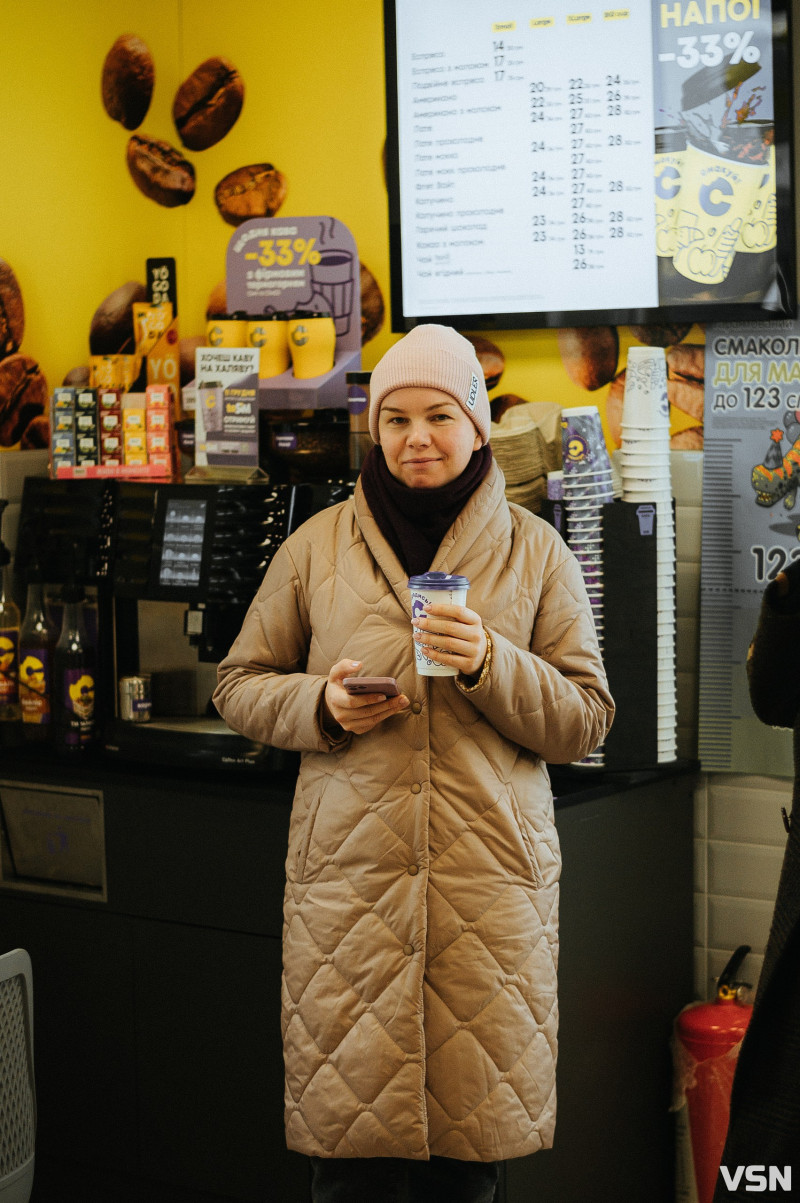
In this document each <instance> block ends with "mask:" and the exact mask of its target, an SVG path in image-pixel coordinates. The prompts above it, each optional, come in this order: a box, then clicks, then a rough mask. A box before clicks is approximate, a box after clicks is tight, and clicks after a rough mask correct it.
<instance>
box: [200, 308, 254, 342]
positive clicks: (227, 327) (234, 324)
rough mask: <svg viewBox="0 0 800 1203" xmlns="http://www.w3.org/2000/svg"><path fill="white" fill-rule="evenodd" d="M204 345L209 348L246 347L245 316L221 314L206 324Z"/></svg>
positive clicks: (241, 314) (238, 312)
mask: <svg viewBox="0 0 800 1203" xmlns="http://www.w3.org/2000/svg"><path fill="white" fill-rule="evenodd" d="M206 345H207V346H209V347H245V346H247V314H246V313H241V312H240V311H238V310H237V312H236V313H223V314H222V315H221V316H220V317H214V318H209V320H208V321H207V322H206Z"/></svg>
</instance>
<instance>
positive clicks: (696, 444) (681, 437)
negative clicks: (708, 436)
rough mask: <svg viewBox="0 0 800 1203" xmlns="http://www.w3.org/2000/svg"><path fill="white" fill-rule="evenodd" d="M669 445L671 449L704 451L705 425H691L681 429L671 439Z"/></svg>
mask: <svg viewBox="0 0 800 1203" xmlns="http://www.w3.org/2000/svg"><path fill="white" fill-rule="evenodd" d="M669 446H670V450H671V451H702V450H703V427H702V426H689V427H688V428H687V429H686V430H679V431H678V433H677V434H674V435H673V436H672V438H671V439H670V441H669Z"/></svg>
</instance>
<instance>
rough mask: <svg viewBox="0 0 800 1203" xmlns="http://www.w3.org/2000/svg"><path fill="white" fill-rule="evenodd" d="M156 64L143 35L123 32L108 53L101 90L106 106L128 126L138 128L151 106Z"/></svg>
mask: <svg viewBox="0 0 800 1203" xmlns="http://www.w3.org/2000/svg"><path fill="white" fill-rule="evenodd" d="M154 80H155V67H154V65H153V56H152V55H151V53H150V50H149V48H148V47H147V45H146V44H145V43H144V42H143V41H142V39H141V38H139V37H137V36H136V34H133V33H124V34H121V35H120V37H118V38H117V40H116V42H115V43H114V45H113V46H112V47H111V49H110V50H109V52H108V54H107V55H106V58H105V62H104V63H103V74H102V78H101V81H100V90H101V94H102V97H103V107H104V108H105V110H106V112H107V113H108V115H109V117H111V118H112V119H113V120H114V121H119V123H120V125H123V126H124V127H125V129H138V127H139V126H140V125H141V124H142V122H143V121H144V119H145V115H146V113H147V110H148V109H149V108H150V100H151V97H152V95H153V82H154Z"/></svg>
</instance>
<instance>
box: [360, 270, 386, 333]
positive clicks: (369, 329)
mask: <svg viewBox="0 0 800 1203" xmlns="http://www.w3.org/2000/svg"><path fill="white" fill-rule="evenodd" d="M385 314H386V308H385V306H384V303H383V293H382V292H381V288H380V285H379V283H378V281H377V280H376V279H375V277H374V276H373V274H372V272H371V271H370V270H369V268H368V267H367V266H366V264H364V263H362V264H361V345H362V346H363V345H364V343H368V342H369V340H370V339H371V338H374V337H375V335H376V334H377V333H378V331H379V330H380V329H381V328H382V326H383V319H384V317H385Z"/></svg>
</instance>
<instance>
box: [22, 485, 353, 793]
mask: <svg viewBox="0 0 800 1203" xmlns="http://www.w3.org/2000/svg"><path fill="white" fill-rule="evenodd" d="M352 489H353V482H352V481H348V480H344V479H343V480H333V481H331V480H328V481H319V482H314V483H304V482H299V483H294V484H288V483H275V484H273V483H271V482H265V483H248V484H238V483H227V482H208V483H203V484H160V483H149V482H145V481H125V480H44V479H38V478H29V479H28V480H26V482H25V488H24V491H23V499H22V508H21V515H20V530H19V538H18V546H17V559H16V570H17V577H18V582H19V584H18V587H19V589H20V591H21V592H22V593H23V595H24V586H25V583H26V577H27V574H28V573H29V571H30V569H31V567H32V565H33V563H34V561H38V563H39V564H40V565H42V566H43V567H44V568H45V576H46V578H47V580H48V582H49V583H50V588H49V589H48V593H49V594H50V595H51V596H52V597H53V598H54V599H55V600H57V595H58V586H59V585H60V584H62V583H63V582H64V581H66V580H68V579H69V578H70V575H75V576H77V578H78V579H79V580H80V581H81V583H82V584H84V585H85V586H87V587H88V588H89V590H90V592H91V594H92V598H93V606H94V607H95V608H94V609H93V610H92V612H91V617H92V621H91V623H90V625H91V626H92V627H93V628H94V630H93V633H94V635H95V638H96V643H97V649H98V656H97V659H98V680H97V696H96V712H97V714H98V716H99V723H98V728H99V733H100V743H101V745H102V747H103V748H104V749H105V751H106V753H107V754H109V755H112V756H114V757H118V758H120V759H135V760H136V761H138V762H146V761H149V762H151V763H156V764H165V765H185V766H192V765H196V766H209V767H220V768H222V767H224V768H228V769H243V770H252V769H255V768H270V769H273V770H274V769H280V768H282V767H287V766H288V763H289V761H290V760H291V759H292V758H291V757H287V755H286V754H284V753H281V752H280V751H279V750H277V749H274V748H270V747H267V746H265V745H262V744H258V743H254V742H253V741H250V740H247V739H245V738H244V737H243V736H240V735H238V734H236V733H235V732H233V731H231V730H230V728H229V727H228V726H227V725H226V724H225V723H224V721H223V720H222V719H221V718H220V716H219V714H218V713H217V711H216V708H215V707H214V705H213V703H212V701H211V695H212V693H213V691H214V688H215V686H216V670H217V665H218V663H219V661H220V660H221V659H222V658H223V657H224V656H225V655H226V654H227V652H228V649H229V648H230V646H231V644H232V643H233V641H234V639H235V637H236V635H237V634H238V631H239V629H240V627H241V624H242V620H243V618H244V615H245V612H246V610H247V608H248V606H249V605H250V602H251V601H252V599H253V597H254V596H255V594H256V592H257V590H258V587H259V585H260V583H261V580H262V578H263V576H264V572H265V571H266V569H267V567H268V565H269V562H270V560H271V559H272V557H273V556H274V554H275V552H276V551H277V549H278V547H279V546H280V544H281V543H282V542H283V540H284V539H285V538H286V537H287V536H288V535H289V534H290V533H291V532H292V531H293V530H295V529H296V527H297V526H299V525H300V523H301V522H304V521H305V520H306V518H308V517H310V516H311V515H312V514H313V513H315V512H316V511H317V510H319V509H322V508H324V507H325V506H327V505H333V504H335V503H336V502H338V501H341V500H344V499H345V498H346V497H348V496H349V495H350V494H351V492H352ZM131 679H133V680H134V681H138V682H140V683H141V684H142V686H143V687H144V686H146V687H147V689H148V692H149V694H150V706H149V707H148V708H147V710H146V711H144V710H143V709H139V710H136V709H133V710H131V708H130V707H128V706H126V705H125V695H124V690H125V688H127V686H128V684H129V683H130V682H131ZM121 682H122V683H123V692H122V695H121V692H120V683H121ZM140 719H146V721H137V720H140Z"/></svg>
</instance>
